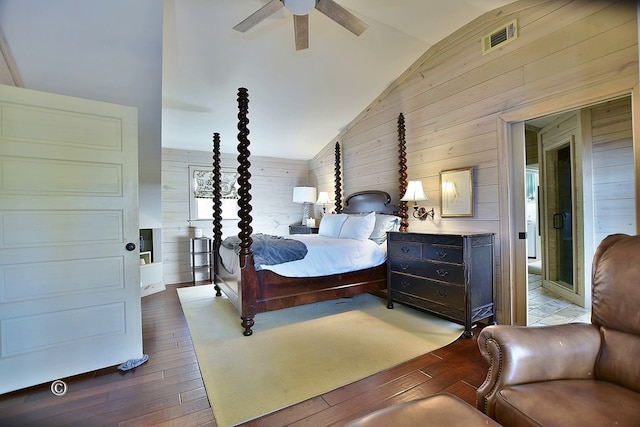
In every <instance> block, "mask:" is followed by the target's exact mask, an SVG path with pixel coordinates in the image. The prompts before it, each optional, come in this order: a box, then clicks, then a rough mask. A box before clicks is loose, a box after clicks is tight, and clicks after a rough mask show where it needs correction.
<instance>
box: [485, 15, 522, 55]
mask: <svg viewBox="0 0 640 427" xmlns="http://www.w3.org/2000/svg"><path fill="white" fill-rule="evenodd" d="M517 38H518V21H517V20H515V19H514V20H513V21H511V22H509V23H508V24H506V25H503V26H502V27H500V28H497V29H495V30H494V31H492V32H491V33H489V34H487V35H486V36H484V37H482V54H483V55H484V54H486V53H489V52H491V51H492V50H494V49H497V48H499V47H500V46H502V45H505V44H507V43H509V42H511V41H514V40H515V39H517Z"/></svg>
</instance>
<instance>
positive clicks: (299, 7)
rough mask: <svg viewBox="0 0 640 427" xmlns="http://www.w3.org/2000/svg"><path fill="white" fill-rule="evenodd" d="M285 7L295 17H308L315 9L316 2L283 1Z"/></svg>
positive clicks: (307, 0) (305, 0)
mask: <svg viewBox="0 0 640 427" xmlns="http://www.w3.org/2000/svg"><path fill="white" fill-rule="evenodd" d="M282 3H283V4H284V7H286V8H287V10H288V11H289V12H291V13H293V14H294V15H299V16H302V15H308V14H309V13H310V12H311V11H312V10H313V9H314V8H315V7H316V0H282Z"/></svg>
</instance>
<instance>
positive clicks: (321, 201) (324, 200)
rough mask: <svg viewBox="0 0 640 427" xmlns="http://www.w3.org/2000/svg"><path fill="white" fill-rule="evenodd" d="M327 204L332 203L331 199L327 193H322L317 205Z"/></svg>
mask: <svg viewBox="0 0 640 427" xmlns="http://www.w3.org/2000/svg"><path fill="white" fill-rule="evenodd" d="M327 203H331V199H329V193H327V192H326V191H321V192H320V193H319V194H318V200H316V205H324V204H327Z"/></svg>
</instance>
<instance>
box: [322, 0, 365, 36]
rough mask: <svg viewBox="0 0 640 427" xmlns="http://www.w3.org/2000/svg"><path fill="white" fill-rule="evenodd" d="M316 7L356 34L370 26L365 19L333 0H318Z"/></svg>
mask: <svg viewBox="0 0 640 427" xmlns="http://www.w3.org/2000/svg"><path fill="white" fill-rule="evenodd" d="M316 9H318V10H319V11H320V12H322V13H324V14H325V15H327V16H328V17H329V18H330V19H333V20H334V21H336V22H337V23H338V24H340V25H342V26H343V27H344V28H346V29H347V30H349V31H351V32H352V33H353V34H355V35H356V36H359V35H360V34H362V33H363V32H364V30H366V29H367V28H368V27H369V26H368V25H367V24H366V23H365V22H364V21H362V20H361V19H359V18H358V17H356V16H355V15H354V14H353V13H351V12H349V11H348V10H347V9H345V8H344V7H342V6H340V5H339V4H338V3H336V2H335V1H333V0H318V3H317V4H316Z"/></svg>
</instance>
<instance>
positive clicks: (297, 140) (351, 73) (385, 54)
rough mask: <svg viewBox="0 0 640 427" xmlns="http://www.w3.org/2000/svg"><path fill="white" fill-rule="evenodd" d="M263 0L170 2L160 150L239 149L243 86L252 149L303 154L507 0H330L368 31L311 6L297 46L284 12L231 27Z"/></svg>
mask: <svg viewBox="0 0 640 427" xmlns="http://www.w3.org/2000/svg"><path fill="white" fill-rule="evenodd" d="M267 1H268V0H188V1H185V0H168V1H167V2H166V3H165V5H166V7H165V43H164V62H163V64H164V69H163V97H162V99H163V117H162V121H163V126H162V135H163V146H165V147H172V148H195V149H201V150H210V149H211V138H212V136H211V135H212V133H213V132H220V134H221V138H222V150H223V152H235V147H236V145H237V139H236V136H237V133H238V131H237V89H238V88H239V87H246V88H247V89H248V91H249V121H250V123H249V130H250V135H249V140H250V141H251V152H252V154H255V155H266V156H275V157H285V158H297V159H310V158H312V157H313V156H314V155H315V154H317V153H318V151H319V150H320V149H322V148H323V147H324V146H325V145H327V144H328V143H330V142H332V139H333V138H335V137H336V136H337V135H338V134H339V132H340V131H341V129H343V128H344V127H345V126H346V125H348V124H349V122H350V121H351V120H352V119H353V118H355V117H356V116H357V115H358V114H360V112H362V111H363V110H364V109H365V108H366V107H367V106H369V104H370V103H371V102H372V101H374V100H375V98H376V97H377V96H378V95H379V94H380V93H382V92H383V91H384V90H385V89H386V88H387V87H388V86H389V85H390V84H391V83H392V82H393V81H394V80H395V79H396V78H397V77H399V76H400V75H401V74H402V73H403V72H404V71H405V70H406V69H407V68H408V67H409V66H410V65H411V64H413V62H415V61H416V60H417V59H418V58H419V57H420V56H421V55H422V54H423V53H424V52H426V51H427V50H428V49H429V47H431V46H432V45H433V44H435V43H436V42H438V41H439V40H441V39H443V38H444V37H445V36H447V35H448V34H450V33H452V32H454V31H455V30H457V29H458V28H460V27H462V26H463V25H464V24H466V23H468V22H470V21H472V20H473V19H475V18H476V17H478V16H480V15H482V14H484V13H485V12H487V11H489V10H493V9H495V8H497V7H500V6H501V5H504V4H507V3H511V2H512V1H507V0H447V1H442V0H396V1H390V0H337V3H339V4H340V5H341V6H343V7H345V8H346V9H347V10H349V11H350V12H352V13H353V14H355V15H356V16H357V17H358V18H360V19H362V20H364V21H365V22H366V23H367V24H368V25H369V28H368V29H367V30H366V31H365V32H364V33H363V34H362V35H361V36H360V37H356V36H355V35H353V34H352V33H350V32H349V31H347V30H345V29H344V28H342V27H341V26H340V25H338V24H337V23H335V22H334V21H332V20H330V19H329V18H327V17H326V16H325V15H323V14H322V13H320V12H319V11H317V10H314V11H312V12H311V14H310V16H309V48H308V49H306V50H302V51H296V50H295V48H294V38H293V34H294V32H293V18H292V15H291V14H290V13H289V12H288V11H287V10H286V9H284V8H283V9H281V10H280V11H279V12H276V13H275V14H274V15H272V16H271V17H270V18H268V19H267V20H265V21H263V22H261V23H259V24H258V25H256V26H255V27H254V28H252V29H251V30H249V31H248V32H246V33H244V34H243V33H239V32H237V31H235V30H233V29H232V27H233V26H234V25H236V24H237V23H239V22H240V21H242V20H243V19H244V18H246V17H247V16H249V15H250V14H251V13H253V12H255V11H256V10H258V9H259V8H260V7H262V6H263V5H265V4H266V3H267Z"/></svg>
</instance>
